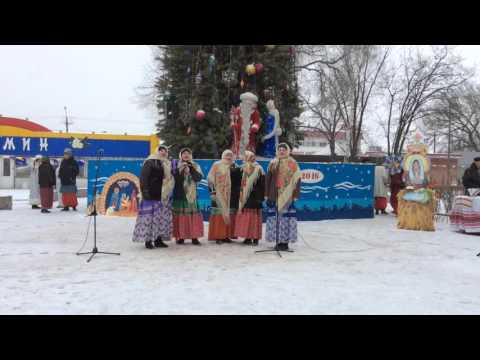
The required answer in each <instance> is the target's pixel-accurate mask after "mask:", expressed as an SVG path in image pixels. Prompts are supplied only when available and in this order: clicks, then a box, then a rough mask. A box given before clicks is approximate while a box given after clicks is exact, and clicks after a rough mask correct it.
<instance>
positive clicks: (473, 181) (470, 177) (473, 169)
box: [462, 163, 480, 191]
mask: <svg viewBox="0 0 480 360" xmlns="http://www.w3.org/2000/svg"><path fill="white" fill-rule="evenodd" d="M462 182H463V187H464V188H465V191H467V190H468V189H477V188H480V175H479V173H478V168H477V165H475V163H472V165H471V166H470V167H469V168H468V169H467V170H465V173H464V174H463V179H462Z"/></svg>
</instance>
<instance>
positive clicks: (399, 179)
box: [390, 162, 405, 215]
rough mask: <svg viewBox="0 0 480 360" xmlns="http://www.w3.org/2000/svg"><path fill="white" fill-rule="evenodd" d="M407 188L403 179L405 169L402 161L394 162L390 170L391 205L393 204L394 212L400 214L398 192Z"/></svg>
mask: <svg viewBox="0 0 480 360" xmlns="http://www.w3.org/2000/svg"><path fill="white" fill-rule="evenodd" d="M404 188H405V181H404V180H403V169H402V167H401V164H400V162H394V164H393V168H392V170H391V172H390V205H392V208H393V213H394V214H395V215H397V214H398V197H397V196H398V193H399V192H400V190H402V189H404Z"/></svg>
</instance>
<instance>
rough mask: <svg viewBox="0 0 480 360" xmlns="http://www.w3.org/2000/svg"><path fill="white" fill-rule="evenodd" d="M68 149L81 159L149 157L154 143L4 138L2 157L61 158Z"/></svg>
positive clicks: (65, 138) (0, 151)
mask: <svg viewBox="0 0 480 360" xmlns="http://www.w3.org/2000/svg"><path fill="white" fill-rule="evenodd" d="M65 148H71V149H72V150H73V154H74V155H75V156H77V157H95V156H96V155H97V152H98V150H100V149H102V150H103V155H102V156H103V157H107V158H108V157H110V158H113V157H124V158H146V157H147V156H148V155H149V154H150V141H147V140H145V141H142V140H130V139H128V138H126V139H89V138H88V137H83V138H82V139H78V138H74V137H70V138H69V137H68V136H67V135H66V136H65V137H28V136H0V155H5V156H27V157H33V156H36V155H47V156H49V157H61V156H63V151H64V150H65Z"/></svg>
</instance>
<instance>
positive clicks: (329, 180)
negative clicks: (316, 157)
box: [88, 160, 375, 221]
mask: <svg viewBox="0 0 480 360" xmlns="http://www.w3.org/2000/svg"><path fill="white" fill-rule="evenodd" d="M195 161H196V162H197V163H198V164H199V165H200V166H201V168H202V171H203V174H204V175H205V177H206V176H207V174H208V172H209V170H210V167H211V166H212V164H213V162H214V160H195ZM259 163H260V165H262V167H263V168H264V169H265V171H266V169H267V167H268V162H267V161H259ZM142 164H143V161H109V160H104V161H101V166H100V172H99V183H98V185H97V188H98V193H100V192H102V190H103V185H104V184H105V183H106V182H107V181H108V180H109V179H110V178H111V177H112V176H114V175H115V174H117V173H120V172H130V173H132V174H134V175H136V176H137V177H139V176H140V171H141V168H142ZM299 166H300V169H301V171H302V186H301V195H300V199H299V200H298V201H296V203H295V206H296V208H297V215H298V219H299V220H301V221H302V220H303V221H315V220H327V219H362V218H372V217H373V206H374V196H373V187H374V172H375V171H374V170H375V167H374V165H368V164H343V163H299ZM95 170H96V161H89V167H88V175H89V181H88V198H89V201H90V200H91V198H92V194H93V184H94V182H95ZM198 201H199V206H200V208H201V210H202V213H203V215H204V219H205V220H207V219H208V214H209V211H210V194H209V192H208V185H207V180H206V178H205V179H203V180H202V181H201V182H200V184H199V187H198Z"/></svg>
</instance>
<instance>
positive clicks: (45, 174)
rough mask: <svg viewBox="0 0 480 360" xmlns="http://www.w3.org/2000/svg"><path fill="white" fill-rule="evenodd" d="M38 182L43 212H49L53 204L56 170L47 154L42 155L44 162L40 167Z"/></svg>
mask: <svg viewBox="0 0 480 360" xmlns="http://www.w3.org/2000/svg"><path fill="white" fill-rule="evenodd" d="M38 184H39V185H40V200H41V203H42V213H49V212H50V211H49V210H48V209H51V208H52V206H53V187H54V186H55V184H56V180H55V170H54V169H53V166H52V165H51V164H50V160H49V158H48V157H47V156H44V157H42V163H41V165H40V167H39V168H38Z"/></svg>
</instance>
